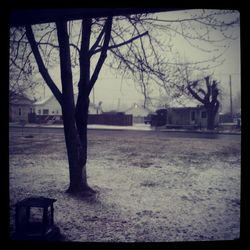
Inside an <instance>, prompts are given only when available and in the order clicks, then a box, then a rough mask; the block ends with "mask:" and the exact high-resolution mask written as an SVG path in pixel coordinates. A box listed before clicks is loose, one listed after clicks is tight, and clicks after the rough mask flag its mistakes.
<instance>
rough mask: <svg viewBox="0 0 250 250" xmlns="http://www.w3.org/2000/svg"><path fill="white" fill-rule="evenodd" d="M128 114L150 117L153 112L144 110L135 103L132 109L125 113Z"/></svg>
mask: <svg viewBox="0 0 250 250" xmlns="http://www.w3.org/2000/svg"><path fill="white" fill-rule="evenodd" d="M124 112H125V113H126V114H132V115H134V116H146V115H148V114H149V113H150V112H151V110H149V109H147V108H144V107H143V106H141V105H139V104H137V103H134V104H133V105H132V107H130V108H129V109H127V110H125V111H124Z"/></svg>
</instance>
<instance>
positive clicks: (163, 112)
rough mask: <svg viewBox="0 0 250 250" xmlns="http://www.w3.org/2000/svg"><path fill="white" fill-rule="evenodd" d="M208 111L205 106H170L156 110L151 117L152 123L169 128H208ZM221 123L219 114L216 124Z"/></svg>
mask: <svg viewBox="0 0 250 250" xmlns="http://www.w3.org/2000/svg"><path fill="white" fill-rule="evenodd" d="M207 119H208V116H207V111H206V109H205V107H204V106H196V107H168V108H166V109H159V110H156V112H155V115H153V116H152V118H151V125H153V126H163V125H166V127H167V128H206V127H207ZM218 124H219V115H218V113H217V115H216V117H215V126H218Z"/></svg>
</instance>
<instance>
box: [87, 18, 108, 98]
mask: <svg viewBox="0 0 250 250" xmlns="http://www.w3.org/2000/svg"><path fill="white" fill-rule="evenodd" d="M106 23H107V26H106V25H105V26H106V29H105V36H104V42H103V46H102V50H101V54H100V57H99V60H98V62H97V64H96V67H95V70H94V72H93V74H92V77H91V79H90V82H89V86H88V95H89V94H90V92H91V90H92V88H93V86H94V84H95V82H96V80H97V78H98V75H99V73H100V70H101V67H102V65H103V63H104V61H105V59H106V57H107V50H108V45H109V41H110V35H111V29H112V17H108V18H107V21H106Z"/></svg>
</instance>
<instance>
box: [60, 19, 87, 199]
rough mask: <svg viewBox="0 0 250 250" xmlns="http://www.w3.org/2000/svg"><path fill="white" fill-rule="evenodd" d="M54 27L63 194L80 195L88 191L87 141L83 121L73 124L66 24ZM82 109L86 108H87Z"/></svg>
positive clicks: (73, 111) (74, 110)
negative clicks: (66, 180)
mask: <svg viewBox="0 0 250 250" xmlns="http://www.w3.org/2000/svg"><path fill="white" fill-rule="evenodd" d="M56 26H57V32H58V42H59V45H60V50H59V55H60V66H61V81H62V93H63V101H62V105H61V106H62V115H63V124H64V135H65V142H66V148H67V154H68V162H69V176H70V184H69V188H68V190H67V191H68V192H69V193H72V194H82V195H84V194H89V193H90V191H92V189H90V188H89V187H88V184H87V175H86V160H87V144H85V143H86V142H87V122H86V121H87V118H86V119H85V120H83V123H81V124H83V125H82V126H81V128H79V121H78V122H77V121H76V114H77V112H76V108H75V103H74V92H73V83H72V71H71V60H70V49H69V38H68V33H67V22H58V23H56ZM86 109H88V105H87V107H86ZM86 116H87V115H86ZM83 139H84V140H83Z"/></svg>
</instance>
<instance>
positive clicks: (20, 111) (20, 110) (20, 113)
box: [18, 108, 22, 116]
mask: <svg viewBox="0 0 250 250" xmlns="http://www.w3.org/2000/svg"><path fill="white" fill-rule="evenodd" d="M18 115H19V116H21V115H22V108H19V109H18Z"/></svg>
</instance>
